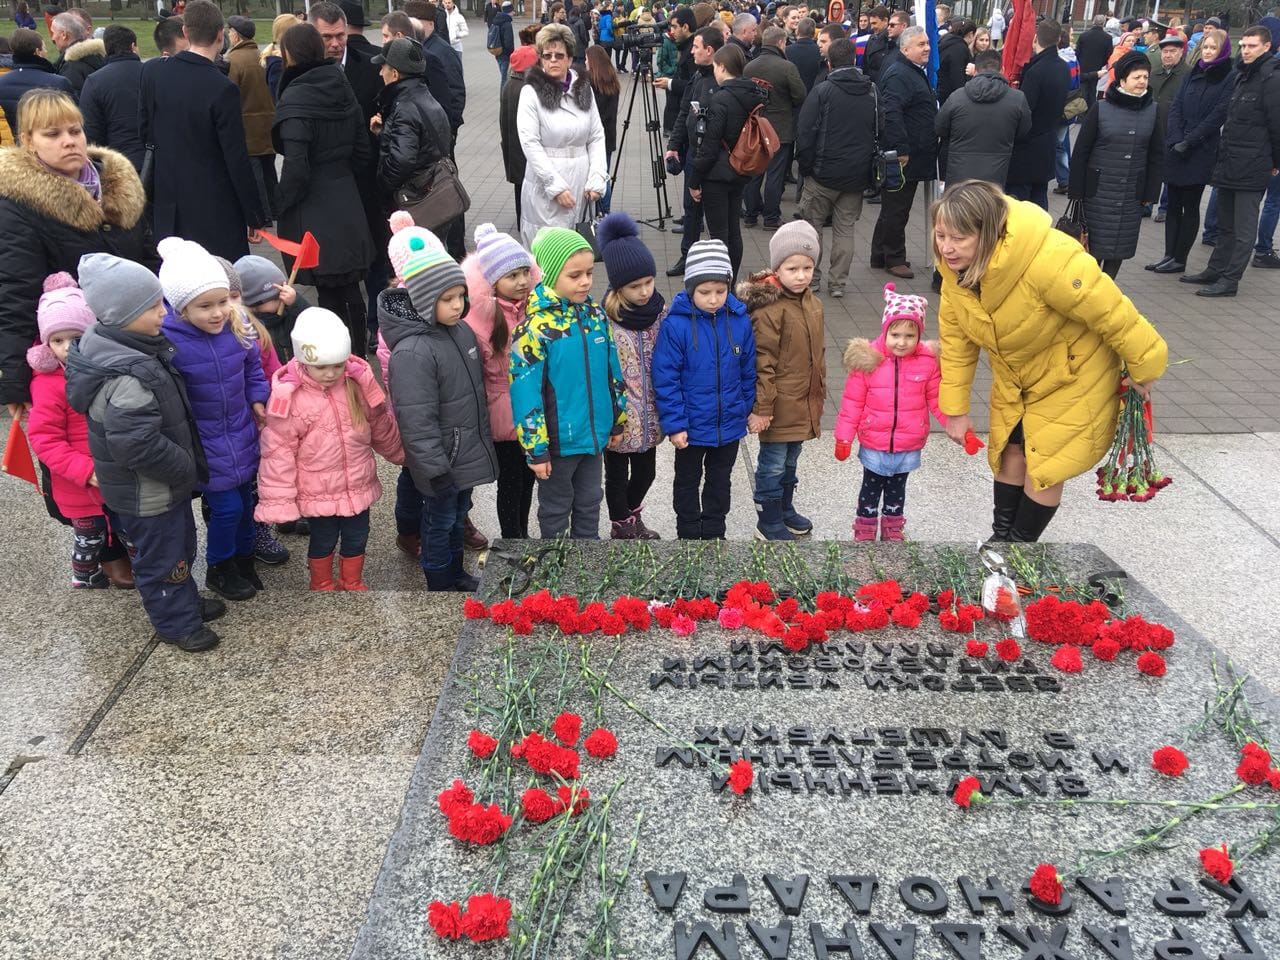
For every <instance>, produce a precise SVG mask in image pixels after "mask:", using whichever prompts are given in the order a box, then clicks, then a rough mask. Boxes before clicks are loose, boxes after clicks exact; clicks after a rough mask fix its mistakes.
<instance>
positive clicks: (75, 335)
mask: <svg viewBox="0 0 1280 960" xmlns="http://www.w3.org/2000/svg"><path fill="white" fill-rule="evenodd" d="M95 319H96V318H95V317H94V315H93V311H92V310H90V309H89V305H88V304H87V303H85V300H84V294H83V293H81V292H80V288H79V287H78V286H76V282H75V280H74V279H73V278H72V276H71V274H69V273H55V274H53V275H51V276H49V277H46V278H45V281H44V295H43V296H41V297H40V302H39V304H38V305H37V306H36V326H37V328H38V329H39V331H40V342H39V343H38V344H36V345H35V346H34V347H32V348H31V349H30V350H28V351H27V364H28V365H29V366H30V367H31V370H32V373H33V374H34V376H32V378H31V417H30V419H29V420H28V421H27V437H28V439H30V441H31V448H32V449H33V450H35V452H36V457H37V458H38V459H39V461H40V463H41V464H43V465H44V467H45V469H46V470H47V471H48V479H47V480H46V484H45V495H46V496H49V497H51V498H52V500H53V504H54V506H55V507H57V512H58V513H60V514H62V516H63V518H64V519H65V520H66V521H67V522H68V523H69V524H70V525H71V529H72V532H73V537H74V539H73V540H72V545H71V586H72V587H78V588H86V587H87V588H97V589H103V588H106V587H107V586H109V585H110V584H113V583H114V584H115V585H116V586H117V587H123V588H125V589H132V588H133V585H134V583H133V571H132V568H131V567H130V565H129V557H128V555H127V554H126V552H125V547H124V544H123V543H122V542H120V541H119V540H118V539H116V537H115V536H114V535H113V533H112V527H113V526H114V524H113V523H111V518H110V516H109V515H108V514H107V511H106V507H105V506H103V503H102V494H101V493H100V492H99V491H98V478H97V475H96V473H95V472H94V467H93V457H92V456H91V455H90V453H89V425H88V424H87V423H86V422H85V419H84V414H82V413H78V412H77V411H75V410H73V409H72V408H71V405H70V404H68V403H67V378H66V375H65V373H64V370H65V367H66V363H67V354H68V353H70V352H71V345H72V344H73V343H75V341H77V340H79V339H80V334H82V333H84V331H85V329H86V328H87V327H88V326H89V324H91V323H93V322H94V321H95Z"/></svg>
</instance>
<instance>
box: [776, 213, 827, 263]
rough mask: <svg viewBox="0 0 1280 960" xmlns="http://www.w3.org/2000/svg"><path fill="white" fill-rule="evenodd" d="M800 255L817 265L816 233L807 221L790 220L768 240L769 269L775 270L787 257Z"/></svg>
mask: <svg viewBox="0 0 1280 960" xmlns="http://www.w3.org/2000/svg"><path fill="white" fill-rule="evenodd" d="M797 253H799V254H802V255H803V256H806V257H808V258H809V259H810V260H812V261H813V262H814V265H815V266H816V265H817V263H818V232H817V231H816V230H814V229H813V227H811V226H810V225H809V222H808V221H807V220H792V221H791V222H790V223H785V224H783V225H782V226H781V227H779V228H778V229H777V232H775V233H774V235H773V236H772V237H770V238H769V267H770V269H773V270H777V269H778V268H779V267H780V266H782V262H783V261H784V260H786V259H787V257H790V256H793V255H795V254H797Z"/></svg>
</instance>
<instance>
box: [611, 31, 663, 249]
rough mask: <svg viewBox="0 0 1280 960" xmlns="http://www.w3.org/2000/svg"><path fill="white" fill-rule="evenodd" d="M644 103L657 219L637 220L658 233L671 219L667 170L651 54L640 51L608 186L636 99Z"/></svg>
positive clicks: (614, 181) (617, 167)
mask: <svg viewBox="0 0 1280 960" xmlns="http://www.w3.org/2000/svg"><path fill="white" fill-rule="evenodd" d="M637 94H639V98H640V99H641V100H642V101H643V102H644V129H645V132H646V133H647V134H648V135H649V171H650V176H651V178H652V180H653V193H654V197H655V199H656V200H657V202H658V216H657V219H652V220H641V219H640V218H639V217H637V218H636V219H637V221H638V222H640V223H645V224H648V225H649V226H651V227H656V228H657V229H659V230H662V229H665V227H666V222H667V221H668V220H670V219H671V201H670V200H669V199H668V198H667V168H666V165H665V161H664V160H663V154H664V153H665V146H666V145H665V144H664V143H663V140H662V119H661V117H662V114H661V113H659V112H658V91H657V90H655V89H654V86H653V50H652V49H648V50H641V51H640V62H639V63H638V64H636V69H635V72H634V73H633V74H632V80H631V101H630V103H628V104H627V115H626V117H625V118H624V119H623V121H622V134H621V135H620V136H619V137H618V146H617V156H616V158H615V159H614V161H613V174H612V176H611V177H610V178H609V182H610V183H611V184H612V185H614V186H617V183H618V171H619V170H620V169H622V158H623V151H622V148H623V146H624V145H625V144H626V142H627V131H628V130H629V129H631V115H632V113H634V112H635V109H636V98H637Z"/></svg>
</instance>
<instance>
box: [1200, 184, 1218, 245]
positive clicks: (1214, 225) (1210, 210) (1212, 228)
mask: <svg viewBox="0 0 1280 960" xmlns="http://www.w3.org/2000/svg"><path fill="white" fill-rule="evenodd" d="M1200 239H1201V240H1215V241H1216V240H1217V239H1218V188H1217V187H1214V188H1212V189H1211V190H1210V191H1209V206H1207V207H1205V211H1204V229H1203V230H1202V231H1201V233H1200Z"/></svg>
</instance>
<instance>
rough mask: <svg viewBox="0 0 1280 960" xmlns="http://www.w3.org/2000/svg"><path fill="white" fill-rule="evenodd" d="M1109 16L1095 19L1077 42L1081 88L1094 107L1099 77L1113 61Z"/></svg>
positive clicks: (1102, 15)
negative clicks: (1108, 31) (1107, 28)
mask: <svg viewBox="0 0 1280 960" xmlns="http://www.w3.org/2000/svg"><path fill="white" fill-rule="evenodd" d="M1106 23H1107V16H1106V14H1104V13H1100V14H1098V15H1097V16H1096V17H1094V18H1093V26H1091V27H1089V29H1088V30H1086V31H1085V32H1084V33H1082V34H1080V39H1078V40H1077V41H1076V60H1077V61H1078V62H1079V64H1080V86H1081V87H1083V88H1084V95H1085V99H1086V100H1088V101H1089V106H1091V107H1092V106H1093V105H1094V103H1095V102H1096V101H1097V99H1098V90H1097V87H1098V77H1099V76H1100V75H1101V74H1102V71H1104V70H1106V68H1107V61H1108V60H1110V59H1111V51H1112V50H1113V49H1114V43H1113V40H1112V37H1111V34H1109V33H1107V31H1106V30H1105V29H1103V28H1104V27H1105V26H1106Z"/></svg>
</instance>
